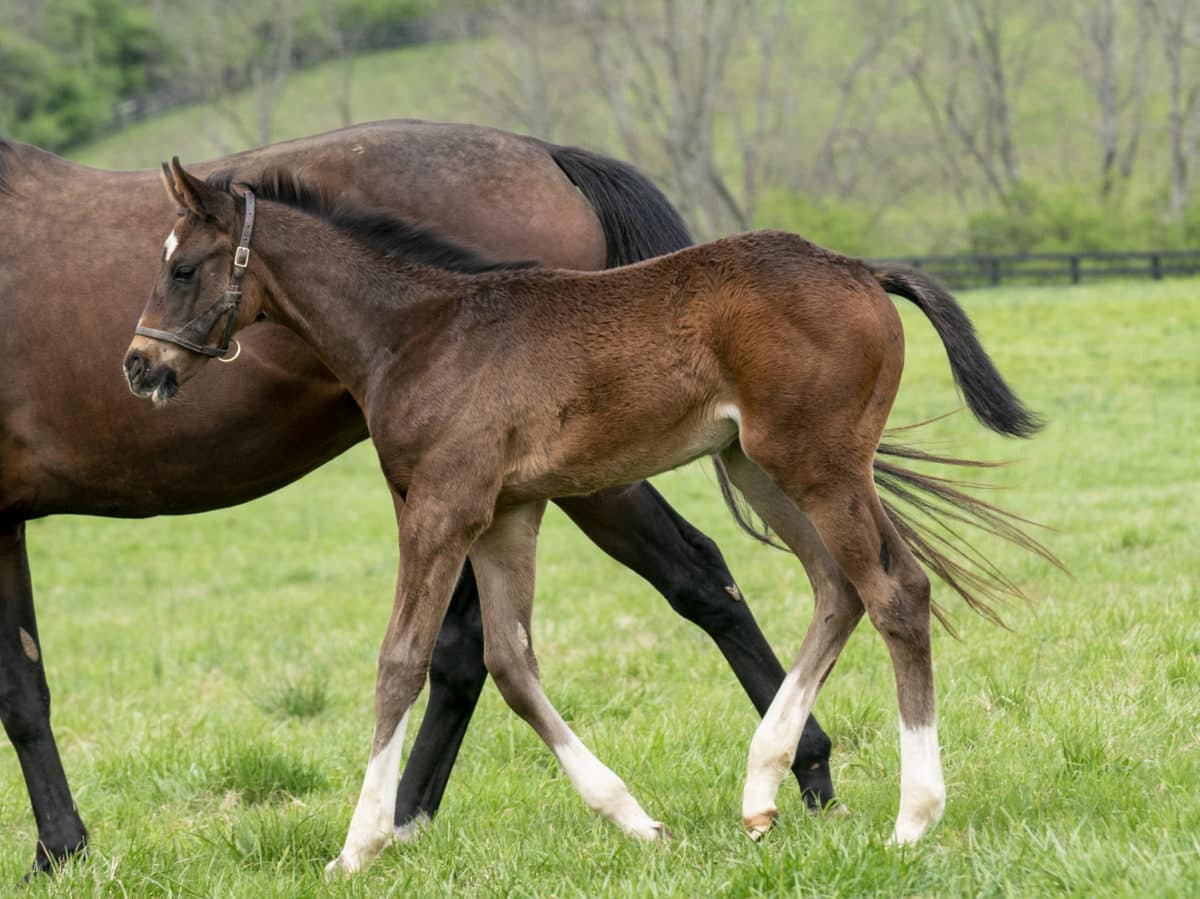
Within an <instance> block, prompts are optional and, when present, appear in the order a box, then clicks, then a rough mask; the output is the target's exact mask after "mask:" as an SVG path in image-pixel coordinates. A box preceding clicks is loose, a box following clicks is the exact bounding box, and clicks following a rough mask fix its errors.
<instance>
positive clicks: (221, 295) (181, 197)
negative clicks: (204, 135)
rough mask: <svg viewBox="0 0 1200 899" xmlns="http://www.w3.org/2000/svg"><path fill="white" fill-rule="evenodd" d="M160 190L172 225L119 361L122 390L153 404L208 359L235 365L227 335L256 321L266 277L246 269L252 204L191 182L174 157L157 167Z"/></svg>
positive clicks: (234, 349) (235, 346) (234, 348)
mask: <svg viewBox="0 0 1200 899" xmlns="http://www.w3.org/2000/svg"><path fill="white" fill-rule="evenodd" d="M163 184H164V186H165V187H166V189H167V194H168V195H169V196H170V198H171V200H172V201H173V202H175V203H176V204H178V206H179V220H178V221H177V222H176V223H175V226H174V227H173V228H172V229H171V231H170V233H169V234H168V235H167V239H166V242H165V243H164V244H163V252H162V266H161V267H160V269H159V272H158V278H157V280H156V281H155V282H154V287H153V288H152V289H151V291H150V299H149V301H148V302H147V303H146V308H145V309H144V310H143V311H142V317H141V318H140V319H139V320H138V327H137V334H136V336H135V337H134V338H133V341H132V342H131V343H130V345H129V350H128V351H127V352H126V353H125V378H126V380H127V381H128V383H129V389H130V390H132V391H133V392H134V393H135V394H137V395H138V396H141V397H150V398H151V399H153V400H154V401H155V402H156V403H162V402H166V401H167V400H169V399H171V398H172V397H173V396H175V394H176V393H178V391H179V387H180V385H181V384H183V383H184V382H185V381H187V380H188V379H189V378H190V377H191V376H192V375H194V374H195V373H196V372H197V371H198V370H199V368H200V366H201V365H202V364H203V363H204V362H206V361H207V360H208V359H210V358H217V359H221V360H222V361H231V360H232V359H233V358H236V355H237V353H238V352H240V347H239V345H238V344H237V342H236V341H232V335H233V333H234V332H235V331H236V330H238V329H239V328H240V327H242V326H244V325H245V324H247V323H249V322H252V321H254V319H255V318H256V317H257V316H258V313H259V311H260V309H261V305H262V304H261V296H262V289H263V287H264V284H263V279H264V277H266V273H265V272H263V271H261V270H260V267H259V266H256V265H252V264H250V257H251V255H252V253H251V252H250V251H249V250H248V248H247V246H248V243H249V240H250V236H251V233H250V232H251V228H252V224H253V213H252V211H251V210H252V209H253V199H252V198H250V199H247V198H246V197H245V196H241V197H237V196H235V195H234V194H232V193H230V192H228V191H225V190H222V189H220V188H219V187H215V186H213V185H211V184H207V183H206V182H204V181H202V180H200V179H199V178H195V177H193V176H192V175H190V174H189V173H188V172H186V171H184V169H183V167H182V166H181V165H180V164H179V158H178V157H176V158H175V159H173V160H172V161H171V163H170V164H167V163H163ZM239 235H240V237H239ZM231 341H232V348H231V346H230V344H231Z"/></svg>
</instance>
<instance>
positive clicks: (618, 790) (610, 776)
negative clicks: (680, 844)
mask: <svg viewBox="0 0 1200 899" xmlns="http://www.w3.org/2000/svg"><path fill="white" fill-rule="evenodd" d="M553 748H554V755H555V756H556V757H557V758H558V761H559V764H561V765H562V766H563V770H564V771H566V772H567V777H569V778H571V783H573V784H574V785H575V789H576V790H578V791H579V795H580V796H581V797H583V801H584V802H585V803H587V806H588V808H590V809H592V810H593V811H596V812H599V813H600V814H601V815H603V816H604V817H606V818H608V819H609V820H610V821H612V822H613V823H615V824H616V825H617V826H618V827H620V828H621V829H622V830H623V831H625V832H626V833H627V834H630V835H632V836H635V837H641V838H642V839H644V840H657V839H659V838H660V837H661V836H662V835H663V826H662V824H661V823H660V822H658V821H655V820H653V819H652V818H651V817H650V816H649V815H647V814H646V813H645V812H644V811H643V810H642V807H641V806H640V805H638V801H637V800H636V799H634V798H633V794H632V793H630V792H629V788H628V787H626V786H625V782H624V781H623V780H621V778H619V777H617V775H616V774H614V773H613V772H612V771H611V770H609V768H608V766H607V765H605V764H604V763H603V762H602V761H600V760H599V759H598V758H596V756H594V755H593V754H592V752H591V750H590V749H588V748H587V747H586V746H584V745H583V743H582V742H581V741H580V740H579V738H578V737H576V736H575V734H571V735H570V739H569V740H568V741H567V742H566V743H564V744H563V745H561V746H555V747H553Z"/></svg>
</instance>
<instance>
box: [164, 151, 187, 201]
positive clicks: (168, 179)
mask: <svg viewBox="0 0 1200 899" xmlns="http://www.w3.org/2000/svg"><path fill="white" fill-rule="evenodd" d="M162 183H163V187H165V188H166V189H167V199H169V200H170V201H171V202H172V203H174V204H175V205H176V206H178V207H179V208H180V209H183V208H184V207H185V206H186V205H187V204H186V203H185V202H184V201H183V197H182V196H180V195H179V191H178V189H176V187H175V173H174V172H172V171H171V166H170V165H169V164H167V163H165V162H164V163H163V164H162Z"/></svg>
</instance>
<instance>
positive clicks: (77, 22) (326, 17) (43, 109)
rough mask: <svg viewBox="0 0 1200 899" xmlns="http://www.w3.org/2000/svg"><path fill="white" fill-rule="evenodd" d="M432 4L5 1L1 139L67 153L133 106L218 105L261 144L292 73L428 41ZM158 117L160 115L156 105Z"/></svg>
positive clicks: (0, 48) (369, 0)
mask: <svg viewBox="0 0 1200 899" xmlns="http://www.w3.org/2000/svg"><path fill="white" fill-rule="evenodd" d="M435 6H436V4H433V3H431V2H428V0H237V2H234V0H205V2H202V3H195V4H180V3H170V2H168V0H0V134H6V135H8V136H11V137H15V138H17V139H18V140H23V141H27V142H29V143H33V144H37V145H39V146H42V147H45V148H47V149H50V150H55V151H59V152H61V151H65V150H69V149H71V148H72V147H75V146H78V145H80V144H82V143H84V142H86V141H88V140H89V139H91V138H93V137H95V136H96V135H97V134H98V133H100V132H102V131H104V130H106V129H108V128H109V127H110V126H111V125H112V124H113V123H114V119H115V120H116V121H117V122H118V123H119V122H120V120H121V118H122V115H121V112H122V109H124V108H125V106H126V105H133V106H136V105H137V104H139V103H145V102H146V100H147V99H148V98H149V99H153V98H155V97H158V96H160V95H162V96H165V97H166V98H167V99H168V101H169V102H170V103H178V102H184V101H190V100H206V101H220V100H222V99H224V98H228V97H229V96H231V95H232V94H234V93H236V92H239V91H242V90H245V89H252V90H253V91H254V93H255V95H256V97H258V98H260V102H258V103H256V108H255V112H254V114H253V115H252V116H249V117H245V118H243V116H242V115H241V114H239V113H236V112H234V111H233V110H232V107H229V108H228V114H229V115H234V116H238V120H237V122H236V124H237V126H238V131H239V133H240V134H241V136H242V137H243V138H244V139H245V140H246V142H247V144H253V143H263V142H265V141H266V139H269V137H268V138H264V137H263V135H264V134H266V135H268V136H269V133H270V116H271V109H272V105H273V100H274V98H275V96H277V92H278V90H279V89H280V88H281V87H282V84H283V83H284V81H285V80H286V78H287V75H288V73H290V72H291V71H292V70H293V69H294V68H300V67H305V66H309V65H312V64H314V63H317V62H322V61H325V60H328V59H330V58H348V57H349V56H352V55H354V54H357V53H362V52H367V51H370V50H375V49H380V48H382V47H394V46H398V45H400V44H403V43H408V42H412V41H416V40H421V39H422V38H423V37H424V31H423V28H422V19H423V17H425V16H426V15H428V14H429V12H430V11H431V10H432V9H433V8H434V7H435ZM160 105H161V104H160Z"/></svg>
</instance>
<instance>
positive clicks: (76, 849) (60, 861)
mask: <svg viewBox="0 0 1200 899" xmlns="http://www.w3.org/2000/svg"><path fill="white" fill-rule="evenodd" d="M87 854H88V847H87V837H84V838H83V839H81V840H80V841H79V842H77V843H75V844H74V845H71V846H65V847H60V848H56V849H50V848H48V847H47V846H46V844H45V843H38V847H37V852H36V854H35V855H34V857H33V867H32V868H30V869H29V872H28V873H27V874H26V875H25V877H24V878H23V880H24V882H25V883H29V882H30V881H32V880H33V878H35V877H37V876H38V875H39V874H49V873H51V872H53V871H56V870H58V869H59V868H61V867H62V866H63V865H65V864H66V863H67V862H69V861H72V860H73V859H77V858H80V859H83V858H87Z"/></svg>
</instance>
